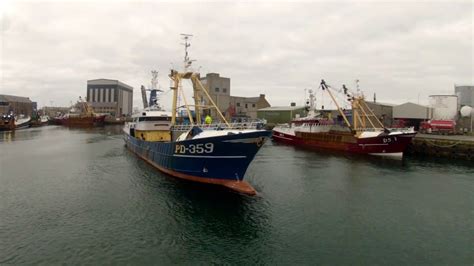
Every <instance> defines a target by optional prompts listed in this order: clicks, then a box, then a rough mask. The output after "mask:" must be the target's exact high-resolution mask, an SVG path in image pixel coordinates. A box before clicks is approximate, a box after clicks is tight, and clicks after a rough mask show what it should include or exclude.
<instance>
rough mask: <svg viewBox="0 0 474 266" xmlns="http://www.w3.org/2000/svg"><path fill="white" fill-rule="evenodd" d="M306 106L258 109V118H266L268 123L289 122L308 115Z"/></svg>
mask: <svg viewBox="0 0 474 266" xmlns="http://www.w3.org/2000/svg"><path fill="white" fill-rule="evenodd" d="M306 113H307V112H306V107H305V106H275V107H266V108H261V109H258V111H257V118H259V119H265V120H266V121H267V123H268V124H271V125H275V124H282V123H288V122H290V121H291V120H292V119H294V118H298V117H305V116H306Z"/></svg>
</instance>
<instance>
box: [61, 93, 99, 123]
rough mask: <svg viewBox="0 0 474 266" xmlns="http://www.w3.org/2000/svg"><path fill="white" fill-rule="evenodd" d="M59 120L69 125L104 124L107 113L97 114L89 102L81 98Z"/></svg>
mask: <svg viewBox="0 0 474 266" xmlns="http://www.w3.org/2000/svg"><path fill="white" fill-rule="evenodd" d="M57 120H58V121H59V123H60V124H61V125H63V126H68V127H95V126H102V125H104V121H105V115H97V114H96V113H94V110H93V109H92V107H91V106H90V105H89V104H88V103H87V102H84V101H83V100H82V99H81V98H79V101H78V102H77V104H76V105H75V106H74V107H73V108H71V110H70V112H69V113H67V114H65V115H64V116H62V117H60V118H57Z"/></svg>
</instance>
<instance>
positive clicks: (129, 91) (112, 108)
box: [87, 79, 133, 117]
mask: <svg viewBox="0 0 474 266" xmlns="http://www.w3.org/2000/svg"><path fill="white" fill-rule="evenodd" d="M87 102H88V103H90V104H91V106H92V108H93V109H94V112H96V113H107V114H110V115H112V116H115V117H121V116H130V115H131V114H132V109H133V87H131V86H129V85H127V84H125V83H122V82H120V81H118V80H112V79H93V80H88V81H87Z"/></svg>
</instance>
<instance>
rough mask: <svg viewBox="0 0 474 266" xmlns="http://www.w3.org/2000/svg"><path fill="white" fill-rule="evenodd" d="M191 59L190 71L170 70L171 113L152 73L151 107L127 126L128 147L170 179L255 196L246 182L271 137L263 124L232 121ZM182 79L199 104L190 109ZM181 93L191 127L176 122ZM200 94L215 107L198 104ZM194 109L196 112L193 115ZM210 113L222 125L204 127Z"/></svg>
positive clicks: (137, 115) (186, 61)
mask: <svg viewBox="0 0 474 266" xmlns="http://www.w3.org/2000/svg"><path fill="white" fill-rule="evenodd" d="M185 40H186V46H185V48H187V47H188V45H187V44H188V43H187V39H186V38H185ZM187 55H188V53H187V50H186V56H185V60H184V63H185V68H184V69H185V71H184V72H178V71H176V70H171V73H170V74H169V77H170V79H171V80H172V83H173V84H172V85H171V90H172V91H173V101H172V109H171V112H168V111H165V110H163V109H162V108H161V107H160V105H159V103H158V100H157V96H156V93H157V91H158V90H157V89H156V84H157V79H156V75H157V72H152V73H154V77H153V79H152V89H151V95H152V96H151V97H150V103H149V106H148V107H147V106H145V109H144V110H143V111H141V112H140V113H138V114H135V115H133V121H132V122H127V123H126V124H125V126H124V140H125V145H126V147H127V148H128V149H130V150H131V151H133V152H134V153H135V154H137V155H138V156H139V157H140V158H142V159H143V160H145V161H147V162H148V163H150V164H151V165H153V166H154V167H156V168H157V169H158V170H160V171H162V172H164V173H167V174H169V175H171V176H174V177H178V178H182V179H186V180H191V181H196V182H201V183H208V184H215V185H221V186H224V187H227V188H230V189H231V190H234V191H237V192H239V193H243V194H248V195H255V194H256V191H255V189H254V188H253V187H252V186H251V185H250V184H249V183H247V182H246V181H244V176H245V172H246V170H247V168H248V166H249V165H250V163H251V162H252V160H253V158H254V157H255V155H256V154H257V152H258V151H259V150H260V148H261V147H262V145H263V144H264V142H265V140H266V139H267V138H268V137H270V135H271V132H270V131H267V130H262V129H259V126H258V124H252V123H247V124H245V125H244V124H242V123H240V124H238V123H234V124H230V123H229V122H227V120H226V119H225V117H224V116H223V115H222V114H221V112H220V111H219V109H218V107H217V105H216V104H215V102H214V101H213V100H212V98H211V97H210V96H209V94H208V92H207V89H206V88H204V86H203V85H202V84H201V82H200V79H199V73H196V72H193V71H188V70H187V68H188V66H189V65H190V63H191V60H189V58H188V56H187ZM183 80H190V81H191V82H192V85H193V92H194V96H195V97H194V102H195V104H194V105H190V104H188V102H187V100H186V97H185V94H184V91H183V86H182V81H183ZM142 88H143V87H142ZM143 93H144V90H143V89H142V95H143ZM178 94H180V95H181V97H182V99H183V100H184V103H185V105H184V107H185V108H186V113H187V114H188V117H187V118H188V119H189V124H179V123H178V122H177V120H178V118H179V117H178V116H177V98H178ZM201 94H202V95H205V96H206V98H207V100H208V102H209V103H210V105H203V104H202V102H203V101H201V100H200V99H198V98H199V97H198V95H201ZM145 96H146V94H145ZM146 102H147V101H146V99H144V103H146ZM190 107H194V114H195V115H194V116H193V115H192V112H191V111H192V110H191V109H190ZM210 109H214V110H216V111H217V112H216V113H217V114H218V116H219V117H218V118H219V119H220V121H221V123H217V124H201V121H202V119H201V117H202V115H203V114H204V113H205V112H206V111H207V112H208V111H209V110H210ZM180 120H181V119H180Z"/></svg>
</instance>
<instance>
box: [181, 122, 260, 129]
mask: <svg viewBox="0 0 474 266" xmlns="http://www.w3.org/2000/svg"><path fill="white" fill-rule="evenodd" d="M194 126H197V127H199V128H201V129H202V130H219V129H220V130H224V129H262V128H264V124H263V123H262V122H239V123H229V124H226V123H214V124H194V125H191V124H179V125H174V126H173V127H172V130H173V131H187V130H190V129H191V128H192V127H194Z"/></svg>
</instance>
